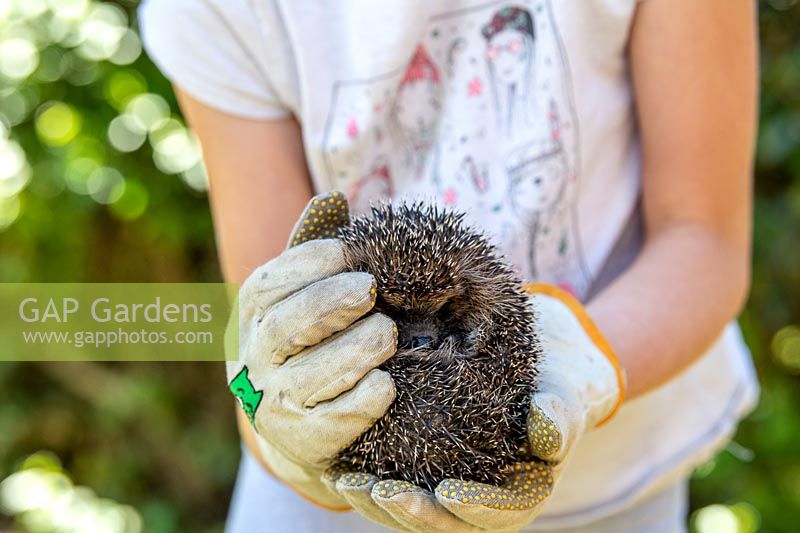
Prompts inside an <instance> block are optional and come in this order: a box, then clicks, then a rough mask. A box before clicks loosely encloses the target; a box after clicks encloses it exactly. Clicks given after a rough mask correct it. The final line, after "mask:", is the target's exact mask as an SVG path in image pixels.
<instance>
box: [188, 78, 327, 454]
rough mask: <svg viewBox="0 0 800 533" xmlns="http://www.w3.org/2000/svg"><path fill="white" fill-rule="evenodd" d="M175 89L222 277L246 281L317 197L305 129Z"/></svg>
mask: <svg viewBox="0 0 800 533" xmlns="http://www.w3.org/2000/svg"><path fill="white" fill-rule="evenodd" d="M175 92H176V94H177V96H178V101H179V103H180V106H181V110H182V111H183V113H184V115H185V116H186V119H187V122H188V123H189V125H190V126H191V127H192V128H193V129H194V131H195V133H196V134H197V135H198V137H199V138H200V143H201V145H202V147H203V159H204V161H205V163H206V168H207V170H208V175H209V181H210V184H209V185H210V188H209V200H210V203H211V210H212V213H213V216H214V228H215V232H216V237H217V247H218V250H219V258H220V262H221V264H222V272H223V276H224V278H225V280H226V281H227V282H230V283H242V282H243V281H244V280H245V278H247V276H249V275H250V273H251V272H252V271H253V270H255V269H256V267H258V266H260V265H262V264H264V263H266V262H267V261H268V260H270V259H272V258H273V257H275V256H277V255H278V254H280V253H281V252H282V251H283V250H284V248H285V247H286V239H287V236H288V235H289V233H290V232H291V230H292V225H293V224H294V221H295V220H296V219H297V217H298V215H299V214H300V213H301V212H302V211H303V208H304V207H305V205H306V203H307V202H308V200H309V198H311V195H312V187H311V181H310V178H309V175H308V169H307V167H306V163H305V157H304V154H303V146H302V140H301V135H300V127H299V125H298V124H297V122H296V121H295V120H294V119H293V118H287V119H282V120H263V121H261V120H249V119H244V118H239V117H235V116H233V115H229V114H226V113H223V112H221V111H217V110H215V109H212V108H210V107H208V106H206V105H204V104H202V103H200V102H198V101H197V100H196V99H194V98H192V97H191V96H189V95H188V94H186V93H185V92H183V91H181V90H180V88H179V87H176V88H175ZM236 412H237V423H238V426H239V432H240V434H241V436H242V441H243V442H244V444H245V446H246V447H247V449H248V450H249V451H250V453H251V454H252V455H253V457H255V458H256V459H257V460H258V461H259V462H260V463H261V465H262V466H264V467H265V468H266V463H265V462H264V460H263V458H262V457H261V453H260V452H259V450H258V446H257V445H256V437H255V432H254V431H253V428H252V426H251V425H250V422H249V421H248V419H247V416H246V415H244V411H242V410H241V409H237V410H236Z"/></svg>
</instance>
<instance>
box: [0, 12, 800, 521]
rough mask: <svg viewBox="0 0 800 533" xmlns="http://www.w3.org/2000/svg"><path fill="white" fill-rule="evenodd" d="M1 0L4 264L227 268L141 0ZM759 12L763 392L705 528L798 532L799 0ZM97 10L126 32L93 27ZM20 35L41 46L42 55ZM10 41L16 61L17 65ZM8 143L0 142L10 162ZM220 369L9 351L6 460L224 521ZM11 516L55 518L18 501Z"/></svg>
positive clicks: (719, 479) (705, 503)
mask: <svg viewBox="0 0 800 533" xmlns="http://www.w3.org/2000/svg"><path fill="white" fill-rule="evenodd" d="M1 3H2V2H0V4H1ZM5 4H6V6H11V7H10V8H8V7H0V43H3V42H5V41H6V40H7V39H17V40H16V41H14V42H13V43H12V44H13V45H14V46H16V48H14V47H11V48H8V49H6V48H3V46H4V45H3V44H0V123H3V124H5V125H6V128H0V139H2V138H5V140H0V147H2V146H5V147H6V149H7V150H6V152H8V150H11V152H14V150H16V149H9V148H8V146H11V145H14V146H17V147H18V148H21V150H22V151H23V152H24V165H23V166H22V167H21V168H20V169H19V171H18V174H19V175H18V176H16V177H14V178H12V179H7V180H5V182H2V181H1V180H0V228H1V229H0V281H3V282H12V281H13V282H25V281H37V282H44V281H47V282H57V281H156V282H157V281H217V280H219V279H220V273H219V270H218V266H217V263H216V255H215V253H216V252H215V249H214V242H213V233H212V225H211V219H210V215H209V212H208V206H207V199H206V197H205V193H204V191H203V184H202V168H201V167H200V166H198V165H197V164H196V161H194V160H193V159H191V158H190V159H189V160H182V159H181V157H182V156H181V154H184V153H191V152H192V150H196V146H195V145H194V144H193V140H192V138H191V136H190V135H189V134H188V133H187V132H186V130H185V129H183V125H182V122H181V119H180V114H179V110H178V107H177V105H176V103H175V100H174V97H173V95H172V92H171V89H170V86H169V83H168V82H167V81H166V80H165V79H164V78H163V77H162V76H161V75H160V73H159V72H158V71H157V70H156V69H155V67H154V66H153V64H152V63H151V62H150V61H149V59H148V58H147V57H146V56H145V55H144V54H141V55H139V54H137V53H136V52H137V48H136V47H137V46H138V45H137V40H136V37H135V34H134V35H133V36H131V35H130V32H128V33H124V37H122V38H120V35H122V34H123V30H124V28H126V27H128V28H131V29H135V28H136V18H135V5H134V4H135V2H126V1H120V2H117V3H115V4H113V6H116V7H118V8H119V9H117V10H114V13H116V14H114V13H111V12H110V11H109V12H105V11H102V10H101V11H98V12H96V13H95V12H94V11H92V9H94V8H95V7H96V6H97V5H98V3H97V2H95V1H94V0H92V1H91V2H87V1H86V0H64V1H63V2H55V1H48V2H45V1H44V0H37V1H33V0H24V1H17V2H10V3H9V2H6V3H5ZM57 5H59V6H60V7H59V8H58V9H62V12H60V15H58V16H56V15H54V13H56V12H57V11H58V9H56V8H55V7H53V6H57ZM65 6H66V7H65ZM82 6H83V7H82ZM106 7H108V6H107V5H106ZM70 8H71V9H73V11H68V10H69V9H70ZM84 8H85V10H84V11H80V10H81V9H84ZM3 9H9V11H7V12H5V14H3V13H4V12H3ZM63 9H67V11H63ZM15 10H16V11H15ZM76 13H77V15H76ZM87 13H93V15H91V16H89V15H87ZM760 14H761V35H762V74H763V86H762V96H761V101H762V112H761V129H760V135H759V145H758V149H759V157H758V164H757V176H756V206H755V207H756V212H755V215H756V221H755V245H754V270H753V288H752V294H751V297H750V300H749V303H748V305H747V308H746V310H745V312H744V314H743V316H742V319H741V323H742V326H743V329H744V332H745V336H746V338H747V341H748V343H749V345H750V347H751V349H752V351H753V354H754V358H755V360H756V364H757V368H758V372H759V375H760V377H761V381H762V386H763V393H762V399H761V404H760V406H759V408H758V410H757V411H756V412H755V413H754V414H753V415H752V416H750V417H749V418H748V419H747V420H746V421H744V422H743V423H742V424H741V427H740V429H739V431H738V434H737V436H736V439H735V443H734V444H732V445H731V446H730V447H729V448H728V450H726V451H725V452H723V453H721V454H720V455H719V456H718V457H717V458H715V459H714V460H713V461H711V462H710V463H708V464H707V465H705V466H704V467H702V468H701V469H700V470H698V472H697V473H696V475H695V477H694V479H693V483H692V489H693V490H692V507H693V509H694V510H700V511H699V512H695V514H694V515H693V521H692V524H693V527H694V528H695V529H697V530H698V531H703V532H705V531H755V530H759V531H768V532H785V533H789V532H794V531H797V530H798V518H800V438H798V435H800V409H797V407H796V406H797V405H800V378H799V377H798V374H800V327H798V325H800V39H798V38H799V37H800V6H798V5H797V3H796V1H795V0H773V1H772V2H769V3H767V2H764V3H762V4H761V5H760ZM59 16H60V17H61V18H65V20H67V23H63V24H61V23H60V22H59V23H57V22H58V21H54V20H53V19H54V18H58V17H59ZM92 16H94V17H95V19H96V20H95V22H97V21H98V20H99V21H100V22H99V23H100V24H101V26H99V29H100V30H102V29H108V28H104V27H102V24H103V23H105V24H107V25H110V27H111V29H112V30H114V28H116V30H114V31H116V33H114V31H110V33H108V32H107V33H106V34H104V33H103V32H102V31H99V30H98V26H92V27H90V28H89V31H87V29H86V28H82V26H81V24H85V22H81V21H85V20H86V19H87V17H88V18H89V19H91V17H92ZM73 19H74V20H73ZM91 20H94V19H91ZM59 24H60V25H59ZM65 24H66V29H65V26H64V25H65ZM73 34H77V35H73ZM90 34H91V35H90ZM94 35H100V36H102V35H111V36H112V37H111V38H110V39H111V41H113V40H114V39H116V42H117V43H119V42H122V43H123V44H124V46H122V45H118V46H117V47H116V48H115V47H114V46H111V45H109V44H108V43H107V42H104V41H103V40H102V38H99V37H98V38H95V37H93V36H94ZM19 39H23V40H27V41H28V42H29V43H33V44H34V46H35V56H34V59H33V60H31V61H34V63H35V64H34V65H33V66H34V67H35V68H33V69H32V70H31V71H30V72H26V71H25V70H26V68H30V66H31V64H30V63H25V61H24V59H25V57H27V56H25V53H30V48H27V49H26V48H25V47H24V46H23V48H19V46H21V45H20V42H19ZM87 39H88V44H87V42H86V41H87ZM92 39H94V40H92ZM120 39H121V40H120ZM22 44H23V45H24V43H22ZM112 44H113V43H112ZM26 50H27V52H26ZM4 53H5V54H6V55H4ZM12 53H13V54H12ZM8 54H12V55H13V57H14V58H15V59H14V61H16V63H13V64H7V65H6V66H5V67H4V66H3V64H2V62H1V61H2V60H3V59H5V60H7V61H8V60H9V59H8V57H10V56H9V55H8ZM20 54H22V55H20ZM126 54H127V55H126ZM20 58H22V59H20ZM9 65H10V66H9ZM6 71H8V72H11V74H12V76H10V77H9V76H7V75H5V74H8V72H6ZM4 73H5V74H4ZM141 94H147V95H148V96H147V97H146V98H144V99H142V98H139V99H138V100H137V99H136V98H137V96H140V95H141ZM150 95H159V96H160V98H158V97H152V96H150ZM154 98H155V99H154ZM134 101H135V102H137V104H132V103H131V102H134ZM59 102H60V103H64V104H66V106H63V105H60V104H57V105H55V106H54V105H53V104H54V103H59ZM164 103H166V106H168V107H164V105H163V104H164ZM53 109H55V111H53ZM165 110H166V112H167V115H165V114H164V113H165ZM51 111H52V112H51ZM170 116H171V117H172V118H171V119H169V117H170ZM118 117H123V118H120V119H119V120H117V123H116V124H117V126H119V125H120V124H123V127H122V129H121V130H118V131H117V137H116V140H114V139H112V138H113V137H114V135H111V136H109V125H110V124H111V123H112V121H113V120H115V119H117V118H118ZM126 117H127V118H126ZM126 120H128V122H126ZM130 120H132V121H133V122H130ZM137 121H138V122H137ZM125 124H127V126H128V127H127V129H126V127H124V126H125ZM120 131H121V132H122V133H120ZM3 143H5V144H3ZM9 143H11V144H9ZM137 143H141V146H139V147H136V145H137ZM12 148H13V147H12ZM120 148H122V150H120ZM9 153H10V152H9ZM14 154H16V156H19V151H18V150H17V151H16V152H14V153H12V154H11V156H8V153H5V152H2V150H0V175H1V174H2V172H3V165H6V168H9V167H8V165H11V164H12V163H15V162H16V163H19V158H18V157H17V159H14V157H15V155H14ZM4 156H6V157H5V158H4ZM9 157H10V158H11V159H9ZM184 159H185V158H184ZM9 161H10V162H11V163H9ZM12 166H13V165H12ZM97 169H102V170H101V171H100V172H96V171H97ZM108 169H111V170H108ZM114 170H116V171H118V173H115V172H114ZM2 183H4V185H3V184H2ZM15 184H16V185H15ZM223 375H224V372H223V368H222V367H221V365H218V364H210V363H202V364H200V363H198V364H185V363H184V364H168V363H165V364H151V363H136V364H134V363H129V364H99V363H62V364H54V363H24V364H23V363H0V479H3V478H5V477H7V476H9V475H11V474H12V473H13V472H15V471H17V470H18V469H20V468H34V467H38V468H40V469H43V470H46V471H58V470H60V469H61V468H62V467H61V466H59V465H63V469H64V472H67V473H68V475H69V476H70V477H71V478H72V480H74V482H75V483H76V484H79V485H82V486H85V487H89V488H91V490H92V491H94V493H96V494H97V495H99V496H102V497H103V498H109V499H111V500H115V501H117V502H120V503H123V504H128V505H130V506H132V508H134V509H135V510H136V513H137V514H138V516H140V517H141V519H142V520H143V524H144V529H145V530H146V531H153V532H162V531H163V532H166V531H219V530H221V528H222V524H223V521H224V516H225V512H226V508H227V505H228V500H229V497H230V492H231V488H232V483H233V480H234V477H235V472H236V466H237V462H238V458H239V443H238V437H237V434H236V431H235V428H234V421H233V416H232V412H233V402H232V400H231V398H230V397H229V395H228V393H227V391H226V388H225V386H224V381H223ZM40 450H48V451H49V453H48V454H40V455H36V456H34V457H33V459H28V460H27V462H25V461H26V458H27V457H29V456H30V455H31V454H34V453H35V452H37V451H40ZM7 514H9V515H12V514H14V513H12V512H10V511H8V510H7ZM0 516H2V515H0ZM34 518H35V517H34ZM4 520H5V521H6V522H8V524H15V527H17V528H18V529H20V530H31V531H34V530H46V529H47V524H46V523H44V522H41V523H39V525H37V522H36V520H32V519H31V517H30V516H28V517H27V518H26V516H25V515H24V514H21V515H18V516H17V517H16V519H14V518H13V517H11V516H9V517H7V518H6V519H3V518H0V527H2V525H3V524H4ZM42 524H44V526H43V525H42ZM42 528H44V529H42ZM134 529H136V528H134Z"/></svg>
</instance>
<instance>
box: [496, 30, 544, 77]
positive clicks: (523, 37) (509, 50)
mask: <svg viewBox="0 0 800 533" xmlns="http://www.w3.org/2000/svg"><path fill="white" fill-rule="evenodd" d="M533 51H534V48H533V39H532V38H530V36H528V35H527V34H526V33H522V32H519V31H517V30H511V29H507V30H503V31H501V32H499V33H496V34H494V36H493V37H492V38H491V39H490V40H489V42H488V43H487V44H486V59H487V60H488V61H489V64H490V68H491V69H492V72H493V73H494V75H495V77H496V79H497V81H498V82H500V83H504V84H513V83H519V84H523V83H525V82H526V80H527V77H528V74H529V70H530V65H531V62H532V55H533Z"/></svg>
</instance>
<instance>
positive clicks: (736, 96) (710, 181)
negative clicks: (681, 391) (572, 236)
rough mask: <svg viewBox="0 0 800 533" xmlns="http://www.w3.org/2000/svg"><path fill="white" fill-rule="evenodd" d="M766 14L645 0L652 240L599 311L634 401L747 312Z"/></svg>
mask: <svg viewBox="0 0 800 533" xmlns="http://www.w3.org/2000/svg"><path fill="white" fill-rule="evenodd" d="M755 17H756V6H755V3H754V2H752V1H747V0H733V1H731V0H708V1H704V2H697V1H695V0H643V1H642V2H641V3H640V4H639V7H638V12H637V15H636V17H635V20H634V24H633V28H632V34H631V40H630V61H631V69H632V76H633V81H634V89H635V96H636V103H637V112H638V124H639V129H640V132H641V138H642V153H643V202H644V215H645V225H646V240H645V245H644V248H643V250H642V253H641V255H640V256H639V257H638V258H637V260H636V261H635V262H634V264H633V265H632V266H631V267H630V269H629V270H628V271H626V272H625V273H624V274H622V275H621V276H620V277H619V278H618V279H617V280H616V281H615V282H614V283H612V284H611V285H610V286H609V287H607V288H606V289H605V290H604V291H602V292H601V293H600V294H598V295H597V297H596V298H594V299H593V300H592V301H591V302H590V303H589V305H588V310H589V312H590V314H591V315H592V316H593V317H594V319H595V321H596V322H597V324H598V325H599V327H600V329H601V330H602V331H603V332H604V333H605V335H606V337H607V338H608V339H609V341H610V342H611V344H612V346H614V348H615V351H616V353H617V356H618V358H619V360H620V362H621V364H622V367H623V368H625V370H626V372H627V375H628V384H629V385H628V387H629V388H628V395H627V398H629V399H630V398H634V397H636V396H638V395H641V394H643V393H646V392H648V391H650V390H652V389H654V388H655V387H658V386H659V385H661V384H663V383H664V382H666V381H668V380H670V379H671V378H672V377H674V376H676V375H677V374H678V373H680V372H681V371H682V370H683V369H685V368H686V367H687V366H688V365H690V364H691V363H692V362H693V361H694V360H696V359H697V358H698V357H699V356H700V355H702V353H703V352H704V350H705V349H706V348H708V347H709V345H710V344H711V343H712V342H713V341H714V339H715V338H716V337H718V336H719V334H720V333H721V332H722V329H723V327H724V326H725V324H726V323H727V322H729V321H730V320H731V319H732V318H734V317H735V316H736V315H737V313H738V312H739V311H740V309H741V307H742V305H743V304H744V302H745V300H746V297H747V293H748V289H749V279H750V230H751V227H750V219H751V196H752V193H751V172H752V163H753V145H754V137H755V130H756V115H757V77H758V76H757V44H756V43H757V36H756V18H755Z"/></svg>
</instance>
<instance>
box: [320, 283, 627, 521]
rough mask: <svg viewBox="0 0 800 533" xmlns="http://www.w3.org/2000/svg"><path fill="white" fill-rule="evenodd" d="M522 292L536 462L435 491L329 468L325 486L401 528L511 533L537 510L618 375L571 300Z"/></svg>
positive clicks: (544, 291)
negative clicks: (531, 332) (537, 355)
mask: <svg viewBox="0 0 800 533" xmlns="http://www.w3.org/2000/svg"><path fill="white" fill-rule="evenodd" d="M525 289H526V290H527V291H528V292H529V293H530V294H531V297H530V302H531V305H533V307H534V310H535V316H536V321H535V327H536V331H537V336H538V339H539V342H540V343H541V348H542V356H541V360H540V361H539V363H538V365H537V369H538V371H539V374H538V380H537V390H536V392H535V393H534V394H533V395H532V397H531V409H530V413H529V416H528V441H529V445H530V451H531V455H532V456H533V457H536V458H538V459H539V460H538V461H534V462H529V463H520V464H517V465H515V466H514V467H513V469H512V471H511V473H510V474H509V476H508V478H507V480H506V483H505V484H504V485H503V486H500V487H496V486H491V485H486V484H483V483H476V482H472V481H462V480H458V479H446V480H444V481H442V482H441V483H439V485H438V486H437V487H436V488H435V490H434V491H433V492H430V491H427V490H425V489H423V488H421V487H418V486H416V485H413V484H411V483H408V482H405V481H397V480H391V479H389V480H379V479H378V478H377V477H375V476H373V475H370V474H366V473H350V472H341V471H336V470H332V469H331V470H328V471H327V472H326V473H325V475H324V476H323V480H324V481H325V482H326V483H327V484H328V486H329V487H330V488H331V491H336V492H337V493H339V494H340V495H341V496H342V498H343V499H344V500H346V501H347V502H348V503H349V504H350V505H351V506H352V507H353V508H354V509H356V510H358V511H359V512H360V513H361V514H363V515H364V516H366V517H367V518H369V519H371V520H373V521H375V522H378V523H380V524H382V525H384V526H387V527H390V528H393V529H398V530H401V531H412V532H429V531H432V532H436V531H442V532H444V531H447V532H450V531H516V530H518V529H520V528H522V527H524V526H525V525H527V524H528V523H530V522H531V521H533V520H534V519H535V518H536V516H538V515H539V513H541V512H542V509H543V507H544V503H545V502H546V498H547V497H548V496H549V495H550V494H551V491H552V489H553V487H554V486H555V484H556V483H557V480H558V478H559V476H560V475H561V473H562V471H563V469H564V466H565V465H566V464H567V462H568V459H569V456H570V455H571V453H572V451H573V450H574V446H575V443H576V442H577V441H578V440H579V439H580V437H581V436H582V435H583V434H584V433H585V431H587V429H590V428H592V427H594V426H596V425H597V424H600V423H602V422H604V421H605V420H607V419H609V418H610V417H611V416H612V415H613V413H614V412H615V410H616V408H617V407H618V406H619V404H620V402H621V400H622V397H623V392H624V376H623V374H622V372H621V370H620V369H619V365H618V364H617V362H616V358H615V357H614V354H613V351H612V350H611V347H610V346H609V344H608V342H607V341H606V340H605V339H604V338H603V336H602V334H601V333H600V332H599V330H598V329H597V327H596V326H595V325H594V322H593V321H592V320H591V319H590V318H589V316H588V314H587V313H586V311H585V310H584V309H583V307H582V306H581V305H580V303H579V302H578V301H577V300H575V299H574V298H572V297H571V296H570V295H568V294H567V293H565V292H564V291H562V290H560V289H557V288H555V287H553V286H550V285H543V284H532V285H528V286H526V287H525Z"/></svg>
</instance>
